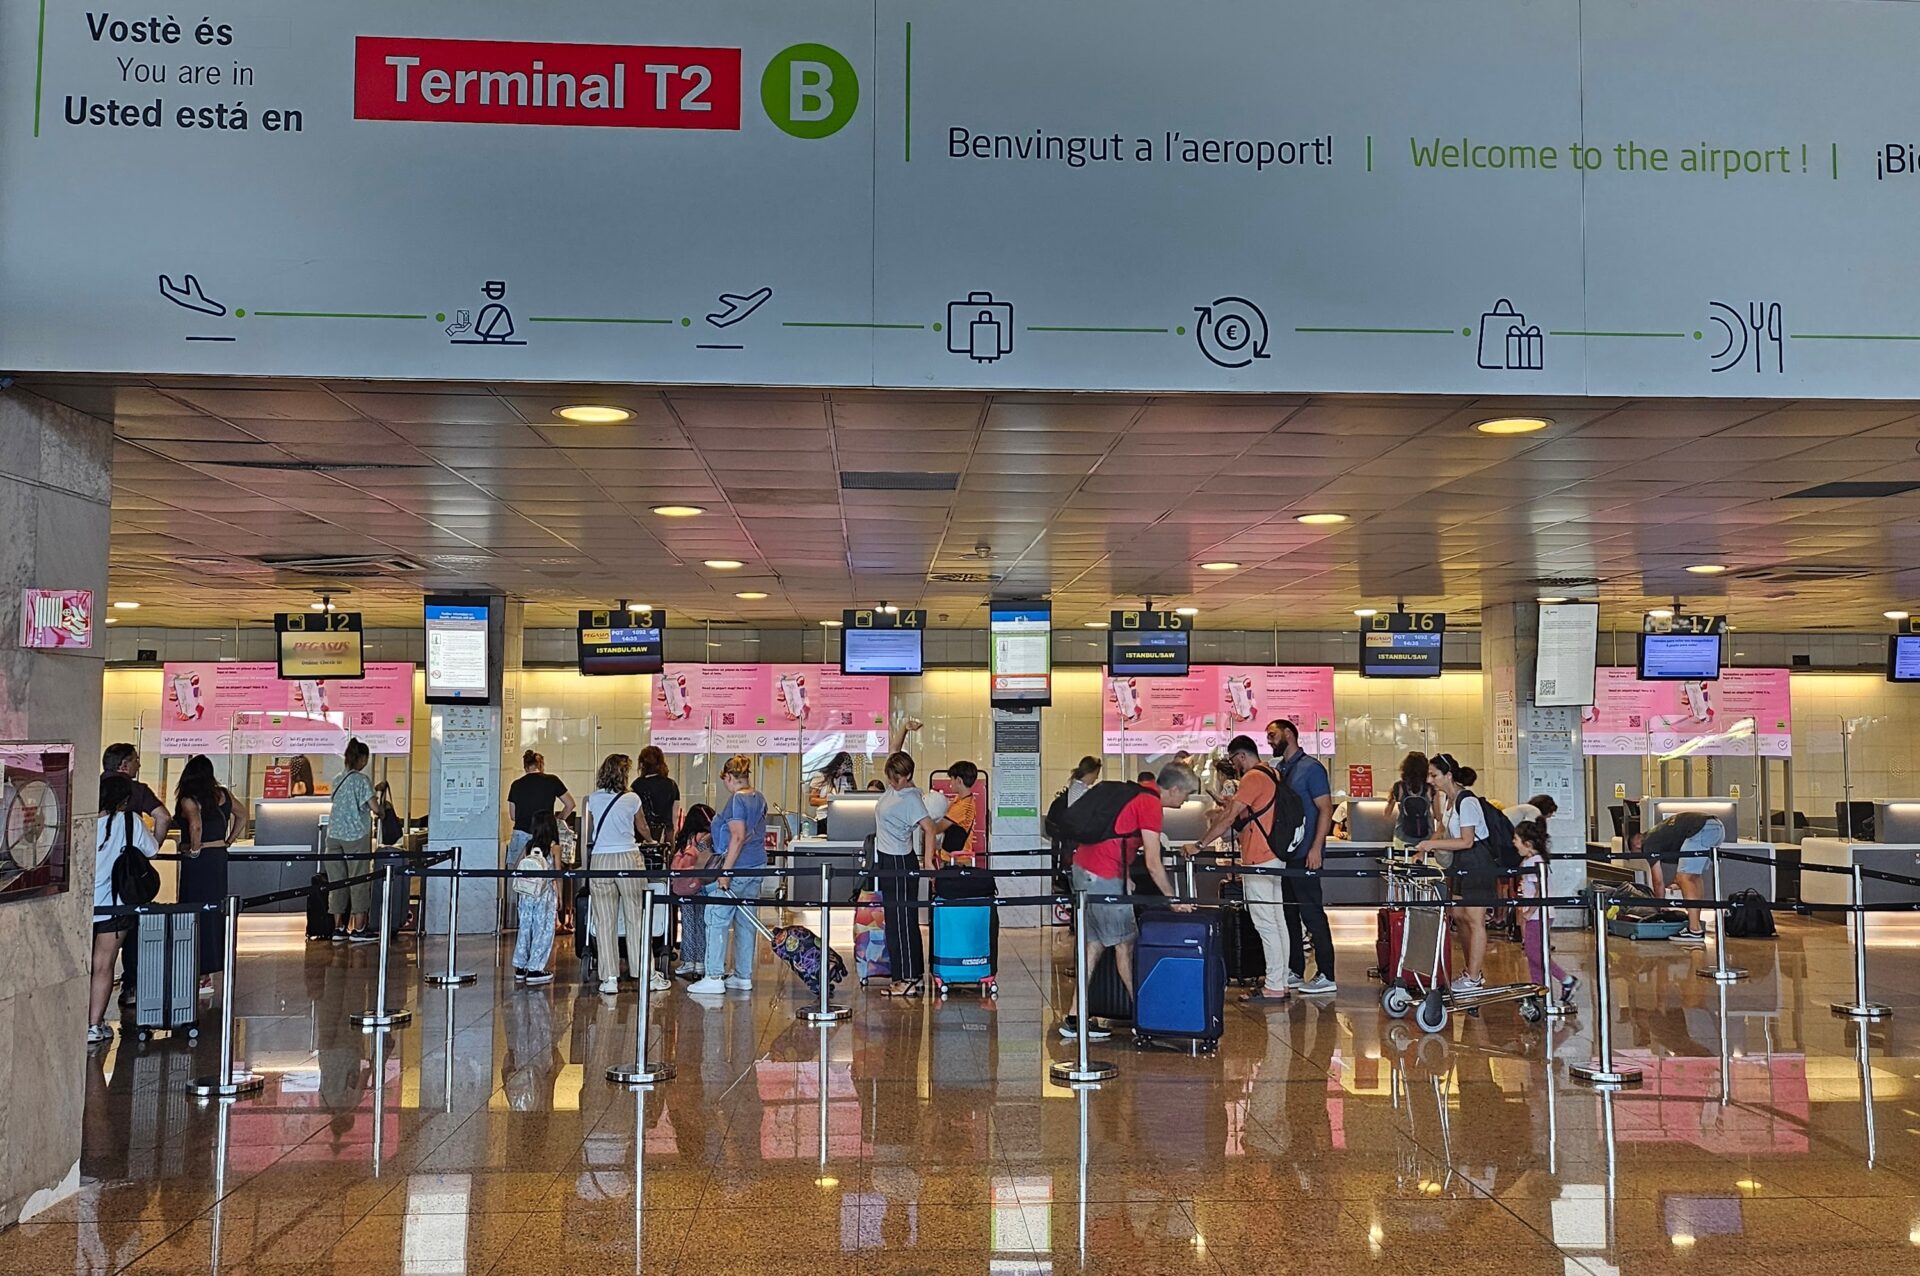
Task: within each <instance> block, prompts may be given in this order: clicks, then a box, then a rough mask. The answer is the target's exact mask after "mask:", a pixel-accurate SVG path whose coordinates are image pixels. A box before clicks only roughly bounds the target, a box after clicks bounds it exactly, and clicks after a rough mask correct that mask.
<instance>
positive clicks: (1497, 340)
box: [1479, 297, 1546, 372]
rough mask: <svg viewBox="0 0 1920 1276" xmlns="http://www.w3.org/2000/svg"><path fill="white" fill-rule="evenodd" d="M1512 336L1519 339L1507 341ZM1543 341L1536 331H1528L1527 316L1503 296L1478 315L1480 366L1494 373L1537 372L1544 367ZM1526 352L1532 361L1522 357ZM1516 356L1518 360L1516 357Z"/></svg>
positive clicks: (1535, 329) (1536, 329) (1544, 352)
mask: <svg viewBox="0 0 1920 1276" xmlns="http://www.w3.org/2000/svg"><path fill="white" fill-rule="evenodd" d="M1515 333H1518V334H1519V340H1518V341H1517V342H1516V341H1513V340H1510V338H1512V337H1513V336H1514V334H1515ZM1544 347H1545V342H1544V340H1543V338H1542V336H1541V333H1540V329H1539V328H1537V327H1536V328H1528V327H1527V317H1526V316H1525V315H1523V314H1521V313H1520V312H1519V311H1518V310H1515V309H1514V308H1513V303H1512V302H1511V301H1508V300H1507V299H1506V298H1505V297H1502V298H1500V300H1498V301H1496V302H1494V303H1493V309H1492V310H1489V311H1487V312H1486V313H1485V314H1483V315H1481V316H1480V360H1479V362H1480V366H1481V367H1483V368H1486V369H1488V370H1490V371H1493V372H1509V371H1511V372H1538V371H1539V370H1540V369H1541V368H1542V367H1544V366H1545V364H1546V351H1545V348H1544ZM1529 350H1531V352H1532V356H1533V357H1532V359H1531V361H1529V360H1528V359H1527V358H1526V357H1525V356H1526V355H1527V354H1528V352H1529ZM1516 356H1518V357H1516Z"/></svg>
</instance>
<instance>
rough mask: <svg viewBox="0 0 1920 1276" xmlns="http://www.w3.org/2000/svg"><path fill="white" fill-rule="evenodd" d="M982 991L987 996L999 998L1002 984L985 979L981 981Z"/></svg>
mask: <svg viewBox="0 0 1920 1276" xmlns="http://www.w3.org/2000/svg"><path fill="white" fill-rule="evenodd" d="M980 991H981V992H982V993H983V994H985V995H986V996H989V997H998V996H999V995H1000V983H999V981H998V980H995V979H983V980H981V981H980Z"/></svg>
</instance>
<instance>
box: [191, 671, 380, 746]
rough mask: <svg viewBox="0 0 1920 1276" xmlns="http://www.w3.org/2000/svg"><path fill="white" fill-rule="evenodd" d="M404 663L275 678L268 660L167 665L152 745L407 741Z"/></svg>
mask: <svg viewBox="0 0 1920 1276" xmlns="http://www.w3.org/2000/svg"><path fill="white" fill-rule="evenodd" d="M413 672H414V667H413V666H412V665H411V664H400V663H389V664H369V665H368V666H367V676H366V677H365V678H360V679H355V680H353V681H328V680H326V679H315V678H301V679H296V680H293V681H287V682H283V681H281V680H280V677H279V671H278V669H277V668H276V667H275V666H274V665H273V664H272V663H240V662H212V661H202V662H194V663H182V664H169V665H167V666H165V668H164V669H163V671H162V674H161V680H160V751H161V752H162V753H164V754H167V755H170V756H180V755H182V754H191V753H208V754H225V753H254V754H273V753H338V752H340V751H341V750H342V749H344V748H345V747H346V744H347V741H348V739H349V738H351V737H353V736H358V737H359V738H360V739H362V740H364V741H366V744H367V747H368V748H370V749H372V750H373V751H374V752H375V753H406V752H408V751H409V750H410V749H411V748H412V746H413Z"/></svg>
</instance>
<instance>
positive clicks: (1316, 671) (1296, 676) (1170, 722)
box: [1101, 665, 1334, 755]
mask: <svg viewBox="0 0 1920 1276" xmlns="http://www.w3.org/2000/svg"><path fill="white" fill-rule="evenodd" d="M1105 688H1106V695H1105V700H1104V703H1103V704H1102V705H1101V747H1102V748H1103V749H1104V750H1105V751H1106V752H1108V753H1137V754H1159V753H1173V752H1177V751H1178V750H1181V749H1186V750H1188V751H1189V752H1193V753H1205V752H1210V751H1212V750H1215V749H1218V748H1221V747H1223V746H1224V745H1225V744H1226V743H1227V741H1229V740H1231V739H1232V738H1233V737H1234V736H1236V735H1241V734H1246V735H1251V736H1253V737H1254V738H1255V739H1256V740H1260V741H1262V742H1263V748H1264V738H1265V732H1266V726H1267V723H1269V722H1271V721H1273V720H1274V719H1275V718H1290V719H1292V720H1293V721H1294V722H1295V723H1296V724H1297V725H1298V726H1299V728H1300V740H1301V744H1302V745H1303V746H1304V747H1305V748H1306V749H1307V751H1308V752H1310V753H1317V754H1323V755H1324V754H1331V753H1332V752H1333V750H1334V725H1333V721H1334V720H1333V667H1332V666H1331V665H1278V666H1260V665H1196V666H1194V668H1193V671H1192V672H1191V673H1189V674H1188V675H1187V676H1186V677H1185V678H1125V677H1122V678H1108V679H1107V680H1106V684H1105Z"/></svg>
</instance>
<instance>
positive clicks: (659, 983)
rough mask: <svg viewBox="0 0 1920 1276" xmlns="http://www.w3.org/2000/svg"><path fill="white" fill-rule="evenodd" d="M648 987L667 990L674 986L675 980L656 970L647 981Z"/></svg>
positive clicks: (657, 990) (660, 990)
mask: <svg viewBox="0 0 1920 1276" xmlns="http://www.w3.org/2000/svg"><path fill="white" fill-rule="evenodd" d="M647 987H649V988H651V989H653V990H654V991H655V992H665V991H666V990H667V989H669V988H671V987H673V980H672V979H671V978H669V977H668V976H666V975H663V974H661V973H660V972H659V971H657V970H656V971H654V972H653V978H652V979H649V980H648V981H647Z"/></svg>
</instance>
